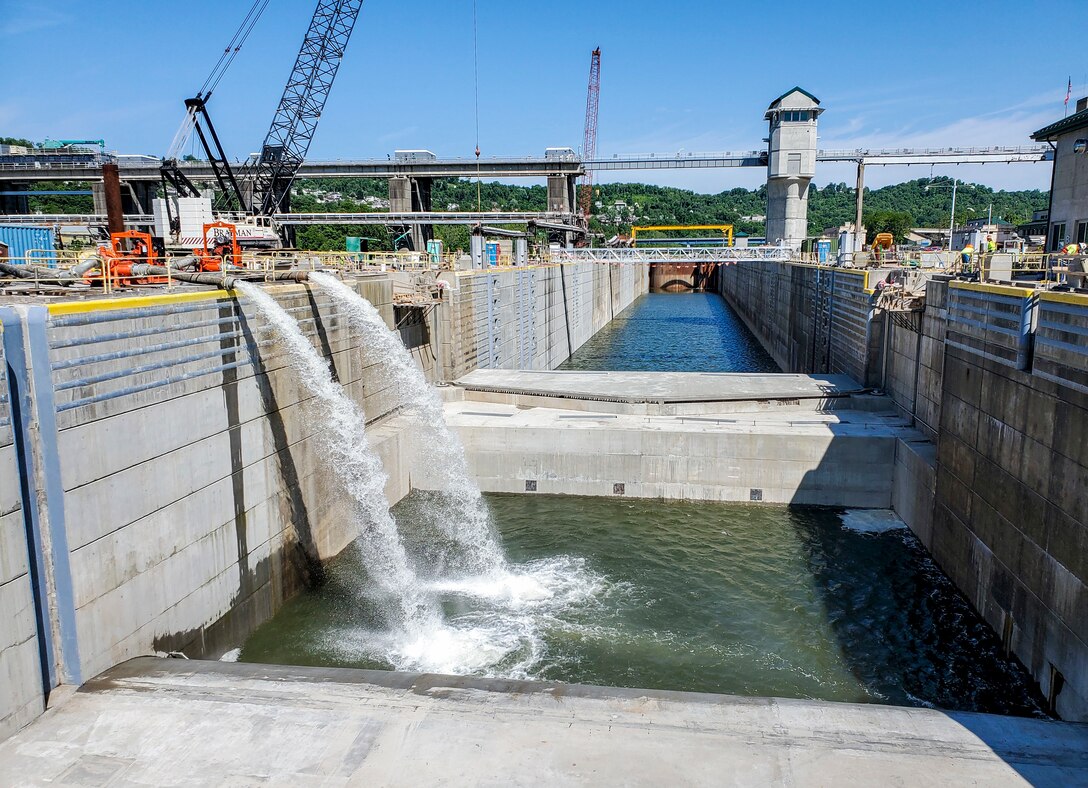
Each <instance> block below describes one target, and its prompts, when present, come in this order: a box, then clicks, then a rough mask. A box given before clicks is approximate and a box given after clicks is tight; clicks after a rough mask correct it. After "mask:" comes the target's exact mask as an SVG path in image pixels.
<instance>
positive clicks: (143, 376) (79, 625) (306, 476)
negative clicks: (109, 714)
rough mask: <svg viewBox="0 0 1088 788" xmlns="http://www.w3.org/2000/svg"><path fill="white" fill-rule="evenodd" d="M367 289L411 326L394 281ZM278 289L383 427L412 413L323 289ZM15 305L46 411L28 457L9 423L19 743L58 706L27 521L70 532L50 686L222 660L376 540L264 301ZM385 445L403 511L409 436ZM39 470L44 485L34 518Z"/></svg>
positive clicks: (57, 581) (53, 558)
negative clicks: (267, 322)
mask: <svg viewBox="0 0 1088 788" xmlns="http://www.w3.org/2000/svg"><path fill="white" fill-rule="evenodd" d="M359 288H360V291H361V292H362V294H363V295H364V296H366V297H367V298H369V299H370V300H371V301H372V302H373V303H375V305H376V306H378V307H379V309H380V310H381V311H382V312H383V314H384V316H385V317H386V320H387V322H388V323H392V305H391V300H392V289H391V283H390V281H389V280H388V279H380V280H372V281H364V282H362V283H360V284H359ZM272 292H273V293H274V295H275V297H276V299H277V300H278V301H279V302H280V304H281V305H282V306H284V307H285V308H286V309H287V310H288V311H289V312H290V313H291V314H292V315H293V316H294V317H296V318H297V319H299V323H300V325H301V327H302V328H303V330H304V332H305V333H306V334H307V335H308V336H309V337H310V338H311V340H312V341H313V342H314V344H315V346H316V347H317V348H318V349H319V350H320V351H321V352H322V353H323V354H324V355H325V356H326V357H327V358H329V359H330V360H331V361H332V364H333V366H334V368H335V371H336V375H337V377H338V379H339V381H340V383H341V384H343V386H344V388H345V389H346V391H347V393H348V394H349V396H350V397H351V398H352V399H354V400H355V401H356V402H358V403H360V404H361V405H362V406H363V408H364V411H365V413H366V414H367V416H368V419H377V418H380V417H382V416H383V415H385V414H389V413H390V412H391V411H393V410H394V409H395V408H396V407H397V406H399V404H400V403H399V401H398V400H396V398H395V397H394V396H393V394H392V392H391V391H390V390H388V389H386V388H385V382H386V376H385V375H383V374H378V373H377V370H376V368H375V367H374V366H373V362H372V359H370V358H368V357H367V356H366V353H365V348H363V347H361V345H360V341H359V337H358V336H356V335H354V333H353V332H351V331H349V330H348V327H347V324H346V321H345V318H344V316H343V315H342V314H340V313H339V312H338V310H337V309H336V307H335V306H334V305H333V304H332V303H331V302H329V300H328V299H327V298H325V297H324V296H323V295H322V294H321V293H320V291H316V290H314V291H311V290H310V289H309V288H307V287H303V286H297V285H291V286H281V287H277V288H274V289H273V290H272ZM0 313H3V316H4V325H5V340H6V341H5V345H9V344H17V345H18V346H19V347H20V348H23V349H25V350H26V352H27V357H26V359H25V361H23V362H21V364H19V363H17V364H15V365H14V366H15V367H17V368H18V369H17V370H16V374H17V377H18V378H19V386H20V391H22V392H23V394H25V396H26V399H27V401H28V402H29V403H30V406H31V407H32V408H33V411H32V412H29V413H24V414H23V421H24V426H26V423H34V427H33V428H32V429H31V428H28V429H27V434H28V435H30V436H31V437H30V438H29V442H30V445H29V447H28V448H29V449H30V450H31V454H32V456H31V458H30V459H29V460H28V461H26V462H21V461H20V460H19V458H17V457H14V454H15V452H14V447H13V441H12V439H11V435H12V431H11V429H10V428H9V427H7V426H3V427H0V474H2V477H0V482H2V487H0V489H2V494H0V512H2V513H3V514H2V517H0V525H2V530H0V538H2V540H3V542H2V545H0V546H2V548H3V553H2V558H0V571H2V575H0V604H2V605H3V607H2V610H3V612H4V614H5V615H6V616H7V618H6V619H5V620H6V621H9V622H14V624H15V625H14V626H8V625H5V627H4V628H3V641H2V645H0V669H2V671H3V673H2V674H0V676H3V678H4V687H5V691H4V692H3V693H2V701H0V735H2V734H5V733H10V732H11V731H12V730H14V729H17V728H18V727H20V726H21V725H23V724H25V723H26V722H28V721H29V720H30V719H32V718H33V716H35V715H36V714H38V713H40V712H41V710H42V702H43V700H42V695H43V693H42V686H43V682H42V680H41V678H40V673H39V672H38V671H39V665H41V664H43V663H45V664H47V666H49V660H43V659H41V658H39V655H38V648H37V643H36V637H37V634H38V631H37V628H36V627H35V625H34V620H33V614H34V610H35V608H34V604H33V600H32V598H31V597H30V596H29V592H28V586H29V580H28V576H27V561H26V556H27V552H28V551H27V549H26V542H25V538H24V523H23V514H24V513H25V512H27V511H33V512H35V513H36V514H37V515H38V516H39V518H40V520H41V523H42V526H41V527H42V529H43V530H44V531H45V532H46V534H48V533H49V532H50V531H49V529H53V537H54V540H53V545H52V552H50V549H49V547H48V546H47V547H46V548H45V549H44V554H45V555H44V558H45V563H46V565H47V567H48V570H49V574H50V576H51V578H52V579H51V581H50V583H51V585H50V588H49V593H50V595H51V598H52V601H51V602H50V603H49V605H50V609H49V610H48V611H47V612H48V614H49V615H50V616H51V617H52V619H53V621H52V623H51V624H50V629H51V630H52V631H51V632H50V634H51V635H52V637H53V640H54V644H55V648H54V652H55V653H54V655H53V660H54V661H55V663H56V674H55V676H53V677H52V679H51V682H50V686H56V685H57V684H61V683H79V682H80V681H81V680H83V679H86V678H89V677H91V676H93V675H95V674H97V673H99V672H101V671H102V670H104V669H106V668H108V667H110V666H111V665H114V664H116V663H118V662H120V661H122V660H124V659H127V658H129V657H131V656H135V655H138V654H147V653H152V652H155V651H159V652H162V651H174V650H177V651H183V652H185V653H187V654H190V655H193V656H199V655H208V656H218V654H220V653H222V652H223V651H224V650H226V649H227V648H230V647H233V646H236V645H238V644H239V643H240V642H241V640H242V638H244V636H245V635H246V634H247V633H248V632H249V631H251V630H252V628H253V627H254V626H255V625H257V624H259V623H260V622H262V621H263V620H265V619H267V618H268V617H269V616H270V615H272V613H273V612H274V611H275V610H276V609H277V608H278V607H279V605H280V604H281V603H282V602H283V601H284V600H285V599H286V598H287V597H288V596H289V595H290V594H291V593H292V592H293V591H294V590H296V589H297V588H299V587H301V585H302V584H304V583H305V582H307V580H309V579H310V573H312V572H317V571H320V570H319V566H320V561H322V560H323V559H326V558H330V557H332V556H334V555H336V554H337V553H338V552H340V551H341V550H342V549H343V548H344V547H345V546H346V545H347V544H348V543H350V541H351V540H352V539H354V538H355V537H356V536H357V531H356V529H355V526H354V524H353V523H352V519H351V517H350V516H349V515H350V512H349V510H348V509H347V508H346V507H345V506H344V504H343V503H342V500H341V498H342V497H341V496H339V495H337V494H335V492H336V491H335V489H334V487H333V483H332V482H331V475H330V473H329V468H327V467H326V466H325V465H324V464H323V463H322V461H321V450H320V447H319V445H318V443H317V441H316V440H315V438H314V434H315V429H317V428H319V425H315V424H314V423H313V422H312V421H310V420H308V419H307V418H305V413H306V409H307V402H306V400H307V396H308V395H307V394H306V393H305V392H304V391H303V390H301V389H300V386H299V384H298V383H297V381H296V378H295V375H294V373H293V372H292V371H291V370H290V369H288V364H289V359H287V358H286V357H285V356H284V355H283V353H282V352H280V350H279V347H278V345H277V344H276V343H275V342H273V341H271V340H269V339H267V338H266V337H265V336H264V335H262V333H261V331H260V327H261V325H262V321H261V320H260V319H258V318H257V317H256V315H255V311H254V310H253V308H252V307H251V306H250V305H249V304H247V303H244V302H240V301H237V300H235V299H233V298H229V297H226V296H223V295H217V294H215V293H208V292H201V293H189V294H185V295H163V296H156V297H150V298H130V299H114V300H110V301H98V302H73V303H68V304H58V305H54V306H52V307H45V306H30V307H26V306H19V307H10V306H9V307H2V308H0ZM12 325H14V326H15V329H16V330H17V331H16V333H21V334H22V335H23V336H22V337H19V338H18V339H19V341H18V342H17V343H16V342H15V339H16V338H15V337H14V336H9V335H10V334H12V330H11V327H12ZM8 340H10V341H8ZM8 358H9V360H10V353H9V354H8ZM4 390H5V391H6V390H7V387H6V386H5V387H4ZM5 406H6V402H5ZM3 413H4V414H5V415H4V416H3V417H0V418H3V419H8V416H7V415H6V414H7V410H6V407H5V410H4V411H3ZM30 419H33V422H30ZM0 423H3V422H0ZM15 426H16V428H17V429H18V427H19V425H18V424H16V425H15ZM372 440H373V442H374V444H375V448H376V449H377V450H378V453H379V454H380V455H381V456H382V459H383V461H384V463H385V468H386V470H387V472H388V473H389V476H390V479H389V483H388V487H387V493H388V495H389V497H390V499H391V500H394V501H395V500H399V498H401V497H403V496H404V495H405V494H406V493H407V492H408V486H409V482H408V473H407V469H406V468H405V467H404V466H403V464H402V463H401V462H400V455H401V454H402V453H403V452H405V451H406V448H405V446H404V445H403V444H404V441H405V440H406V437H405V436H404V435H402V434H400V433H397V432H390V431H382V430H376V431H375V433H374V435H373V436H372ZM27 479H29V480H30V483H31V484H33V485H36V488H37V493H38V494H37V497H36V499H35V500H34V502H33V503H32V504H31V506H30V507H26V506H25V501H22V500H21V496H20V484H21V482H25V481H26V480H27ZM58 537H63V539H59V538H58ZM62 541H66V542H67V544H66V545H64V549H63V550H62V549H60V548H59V545H60V544H61V542H62ZM27 611H29V613H28V612H27ZM8 688H14V689H13V690H12V691H11V692H9V689H8Z"/></svg>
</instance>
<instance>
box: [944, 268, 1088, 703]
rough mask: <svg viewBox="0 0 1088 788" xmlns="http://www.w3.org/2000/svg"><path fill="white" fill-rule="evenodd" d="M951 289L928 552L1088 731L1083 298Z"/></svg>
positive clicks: (1087, 316)
mask: <svg viewBox="0 0 1088 788" xmlns="http://www.w3.org/2000/svg"><path fill="white" fill-rule="evenodd" d="M1012 290H1013V289H1012V288H1002V287H997V286H991V285H964V284H960V283H956V284H953V285H952V286H951V288H950V289H949V307H948V311H949V319H948V322H949V330H948V342H947V349H946V359H945V368H944V386H943V397H944V402H943V408H942V412H941V421H940V431H939V437H938V457H937V484H936V506H935V510H934V523H933V534H932V542H931V544H930V549H931V551H932V552H933V555H934V557H935V558H936V559H937V561H938V562H939V563H940V564H941V566H942V568H944V570H945V571H946V572H947V573H948V574H949V575H950V576H951V577H952V578H953V579H954V580H955V581H956V583H957V585H959V587H960V588H961V589H962V590H963V591H964V592H965V593H966V594H967V596H968V597H969V598H970V599H971V601H972V603H973V604H974V605H975V607H976V608H977V609H978V610H979V611H980V612H981V613H982V615H983V617H985V618H986V620H987V621H988V622H989V623H990V625H991V626H993V628H994V629H995V630H996V631H997V632H998V633H999V634H1001V635H1002V637H1003V638H1004V640H1005V643H1006V647H1007V648H1009V649H1010V650H1011V651H1012V652H1013V653H1014V654H1016V655H1017V656H1018V657H1019V658H1020V660H1021V661H1022V662H1023V663H1024V664H1025V665H1026V666H1027V667H1028V669H1029V670H1030V671H1031V672H1032V674H1033V675H1034V676H1035V679H1036V680H1037V681H1038V682H1039V685H1040V688H1041V689H1042V691H1043V694H1044V695H1046V696H1047V697H1048V698H1050V699H1051V701H1052V703H1053V705H1054V708H1055V710H1056V711H1057V712H1058V714H1060V715H1061V716H1062V717H1063V718H1065V719H1070V720H1088V586H1086V583H1088V498H1086V496H1085V491H1086V490H1088V449H1086V446H1085V436H1086V435H1088V363H1086V362H1088V297H1085V296H1078V295H1072V294H1061V293H1053V294H1043V295H1041V296H1039V297H1038V300H1036V297H1035V296H1034V295H1033V294H1031V292H1030V291H1024V290H1021V291H1019V292H1010V291H1012Z"/></svg>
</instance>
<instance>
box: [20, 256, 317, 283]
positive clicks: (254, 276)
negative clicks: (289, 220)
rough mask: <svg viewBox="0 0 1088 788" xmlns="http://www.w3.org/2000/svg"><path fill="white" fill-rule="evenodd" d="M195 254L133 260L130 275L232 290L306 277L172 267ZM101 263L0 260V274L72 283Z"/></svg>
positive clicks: (288, 273)
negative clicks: (163, 261)
mask: <svg viewBox="0 0 1088 788" xmlns="http://www.w3.org/2000/svg"><path fill="white" fill-rule="evenodd" d="M195 259H196V258H192V261H190V258H187V257H183V258H180V259H178V260H177V261H176V262H172V263H171V265H170V268H169V270H168V269H167V268H166V267H165V266H161V265H148V264H147V263H136V264H134V265H133V266H132V268H131V272H130V274H129V275H130V276H131V277H133V278H139V279H145V278H150V277H162V278H166V277H170V278H171V279H174V280H175V281H178V282H186V283H187V284H193V285H210V286H211V287H221V288H223V289H224V290H232V289H233V288H234V285H235V283H237V282H239V281H247V280H253V281H258V282H261V281H272V282H306V281H308V280H309V275H308V273H307V272H306V271H272V272H269V273H266V272H263V271H260V272H258V271H249V270H247V269H245V268H235V267H234V266H229V267H228V268H227V270H225V271H221V272H211V271H185V270H178V269H177V268H175V265H176V264H179V263H180V264H183V265H185V264H187V266H188V267H191V266H192V264H193V261H195ZM100 265H101V261H100V260H99V259H98V258H97V257H91V258H88V259H87V260H84V261H83V262H82V263H80V264H79V265H77V266H73V267H72V268H69V269H68V270H67V271H57V270H56V269H55V268H41V267H39V266H31V265H11V264H10V263H4V262H0V274H6V275H8V276H12V277H14V278H16V279H33V280H35V281H38V282H43V283H48V284H60V285H72V284H75V283H76V282H81V281H83V276H84V274H86V273H87V272H88V271H91V270H93V269H94V268H97V267H99V266H100Z"/></svg>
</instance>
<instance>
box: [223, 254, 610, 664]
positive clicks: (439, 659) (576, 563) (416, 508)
mask: <svg viewBox="0 0 1088 788" xmlns="http://www.w3.org/2000/svg"><path fill="white" fill-rule="evenodd" d="M310 278H311V280H312V282H313V283H314V284H315V285H317V286H318V287H320V288H322V290H323V291H325V292H327V293H329V294H330V295H332V296H333V298H334V300H335V302H336V303H337V304H338V305H339V306H340V307H341V308H342V309H343V310H344V312H345V313H346V314H347V315H348V317H349V320H350V321H351V324H352V327H353V328H354V329H355V330H356V331H357V332H358V333H359V335H360V337H361V339H362V342H361V344H362V345H364V346H367V345H369V347H370V351H371V353H372V355H374V356H375V361H376V363H380V364H381V365H382V369H381V371H382V373H383V374H384V375H386V376H387V378H388V380H389V381H390V383H391V387H392V388H393V389H394V391H395V393H396V396H397V398H398V401H401V402H403V403H404V406H403V408H404V410H406V411H408V412H410V414H411V415H412V416H413V419H412V425H413V426H412V429H413V430H415V431H416V432H417V433H418V437H419V438H420V440H418V446H419V447H420V449H421V454H420V456H419V457H418V458H417V460H416V464H417V467H419V468H424V467H425V468H427V469H429V470H432V471H434V470H437V471H441V472H440V473H437V474H431V475H432V476H434V477H436V479H437V481H436V483H435V485H434V486H435V487H436V488H437V489H436V490H434V491H433V492H432V493H427V494H424V495H419V494H416V495H414V496H412V500H411V501H409V502H408V503H409V506H408V508H407V511H405V517H404V522H403V523H401V524H400V526H402V527H400V528H398V523H397V522H396V520H395V519H394V517H393V515H392V514H391V513H390V511H389V501H388V499H387V498H386V496H385V483H386V479H387V476H386V474H385V472H384V470H383V468H382V465H381V461H380V459H379V458H378V456H377V455H376V453H375V452H374V450H373V449H372V448H371V446H370V443H369V441H368V439H367V436H366V433H365V426H366V421H365V419H364V417H363V413H362V411H361V409H360V408H359V406H358V405H357V404H356V403H355V402H354V401H353V400H352V399H351V398H350V397H348V396H347V394H346V393H345V392H344V390H343V388H342V387H341V385H340V384H339V383H338V382H337V381H336V380H334V379H333V376H332V374H331V372H330V370H329V366H328V363H327V362H326V360H325V358H324V357H323V356H322V355H321V354H320V353H319V352H318V350H317V349H316V348H315V347H314V345H313V344H312V343H311V342H310V340H309V339H308V338H307V337H306V336H305V334H303V332H302V330H301V329H300V328H299V325H298V323H297V321H296V320H295V319H294V318H293V317H291V315H290V314H288V313H287V312H286V311H285V310H284V309H283V308H282V307H280V306H279V304H277V303H276V301H275V300H274V299H273V298H272V297H271V296H269V295H268V294H267V293H265V292H264V291H263V290H262V289H261V288H260V287H258V286H256V285H251V284H245V283H238V285H237V288H238V291H239V292H240V293H241V294H242V295H244V296H246V297H247V298H248V299H250V300H251V301H252V302H253V303H254V304H255V305H256V307H257V310H258V312H259V313H260V315H261V317H263V318H264V319H265V321H266V322H267V323H268V328H269V330H270V331H271V333H272V334H273V335H274V337H275V339H276V341H277V343H278V344H279V345H280V346H281V347H282V348H283V349H284V350H285V351H286V354H287V357H288V358H289V360H290V364H291V367H292V369H293V370H294V372H295V373H296V375H297V376H298V379H299V382H300V383H301V385H302V386H303V387H304V388H305V389H306V390H307V391H308V392H309V393H310V394H312V395H313V398H312V400H311V401H310V402H307V403H305V404H304V411H303V412H304V414H305V418H306V420H307V421H308V422H309V423H310V425H311V426H312V427H313V428H314V429H313V434H314V439H315V440H316V441H318V442H319V453H320V454H321V456H322V459H323V461H324V463H325V464H326V465H327V467H328V468H329V469H330V470H331V472H333V473H334V474H335V475H336V477H337V478H338V479H339V481H340V486H341V487H342V489H343V491H344V493H345V494H346V496H347V497H348V498H349V499H350V500H351V501H352V502H353V504H354V507H355V516H356V517H357V519H358V522H359V538H358V539H356V540H355V545H356V546H357V548H358V550H359V553H358V555H359V558H360V564H361V570H362V572H361V573H360V577H363V576H365V577H366V578H367V579H368V580H369V582H368V583H364V584H363V585H362V587H360V588H358V589H357V597H358V598H357V608H358V609H345V610H344V611H343V612H342V616H341V619H342V620H341V621H340V624H341V626H340V627H339V628H338V629H337V630H336V631H335V632H333V633H330V635H329V637H330V639H331V642H329V643H328V644H327V647H328V648H329V649H330V651H331V652H332V653H334V654H337V655H340V656H342V658H343V659H346V660H350V661H356V662H358V661H363V662H368V661H375V662H379V663H383V664H385V665H388V666H389V667H391V668H393V669H395V670H416V671H427V672H434V673H477V674H486V675H496V676H508V677H511V678H524V677H529V676H533V675H535V673H534V671H535V670H536V669H537V668H538V667H539V666H540V665H541V660H542V657H543V655H544V652H545V649H544V630H545V629H546V628H548V627H550V626H553V625H554V622H555V621H556V620H558V617H559V615H560V613H561V612H562V611H566V610H570V609H572V608H581V607H584V606H587V605H592V604H594V603H595V601H596V600H597V599H598V597H599V596H600V595H601V593H602V591H603V589H604V588H605V582H604V580H603V579H602V578H601V577H599V576H598V575H596V574H595V573H594V572H592V571H590V570H589V569H588V567H587V566H586V563H585V561H584V559H581V558H576V557H571V556H554V557H551V558H545V559H539V560H535V561H531V562H528V563H525V564H517V565H511V564H510V563H509V562H507V560H506V558H505V556H504V554H503V550H502V548H501V546H500V543H499V541H498V538H497V536H496V534H495V532H494V529H493V527H492V525H491V522H490V515H489V513H488V510H487V507H486V505H485V504H484V502H483V500H482V498H481V496H480V491H479V488H478V487H477V486H476V484H475V482H474V481H473V479H472V478H471V476H470V475H469V472H468V465H467V462H466V460H465V456H464V451H463V448H462V447H461V444H460V441H459V440H458V439H457V437H456V436H455V435H454V434H453V433H452V432H451V431H450V430H449V428H448V427H447V426H446V423H445V420H444V418H443V413H442V402H441V397H440V396H439V394H438V392H437V391H436V390H435V389H434V388H433V387H432V386H431V385H430V384H429V383H427V380H426V378H425V377H424V375H423V373H422V371H421V370H420V369H419V368H418V367H417V366H416V364H415V361H414V360H413V359H412V357H411V355H410V354H409V353H408V351H407V350H405V348H404V346H403V344H402V343H401V341H400V338H399V336H398V335H397V334H396V333H395V332H392V331H390V330H389V328H388V327H387V326H386V325H385V322H384V321H383V320H382V319H381V316H380V315H379V314H378V312H377V310H375V309H374V307H373V305H371V304H370V302H368V301H366V300H365V299H363V298H362V297H361V296H359V295H358V294H356V293H355V292H354V291H353V290H351V288H349V287H347V286H346V285H343V284H342V283H340V282H339V280H336V279H334V278H332V277H329V276H326V275H323V274H311V275H310ZM429 526H433V527H429ZM436 535H437V536H441V537H442V538H443V540H444V541H445V542H446V545H445V548H446V549H436V547H435V542H436V539H435V536H436ZM406 537H407V538H406ZM375 607H376V608H377V609H378V610H379V611H380V612H381V615H380V616H377V617H375V616H371V615H369V613H368V611H369V610H371V609H373V608H375ZM376 618H377V619H379V620H375V619H376ZM242 657H243V658H244V657H245V654H244V650H243V654H242Z"/></svg>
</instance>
